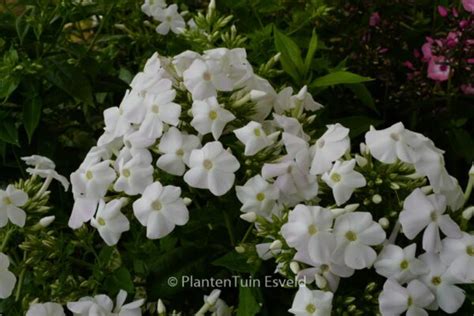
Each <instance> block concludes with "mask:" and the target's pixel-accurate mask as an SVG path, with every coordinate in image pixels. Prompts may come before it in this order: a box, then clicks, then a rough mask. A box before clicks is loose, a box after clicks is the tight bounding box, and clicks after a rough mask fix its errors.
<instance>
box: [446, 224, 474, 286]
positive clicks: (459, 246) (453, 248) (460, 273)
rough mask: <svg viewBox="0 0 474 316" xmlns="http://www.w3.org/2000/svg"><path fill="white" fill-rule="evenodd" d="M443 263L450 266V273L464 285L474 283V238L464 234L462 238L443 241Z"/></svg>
mask: <svg viewBox="0 0 474 316" xmlns="http://www.w3.org/2000/svg"><path fill="white" fill-rule="evenodd" d="M442 246H443V247H442V251H441V254H440V258H441V261H443V262H444V263H445V264H447V265H449V269H448V270H449V272H450V273H451V274H452V275H454V276H455V277H456V278H458V279H459V281H460V282H463V283H474V236H473V235H471V234H468V233H464V232H463V233H462V237H461V238H445V239H444V240H443V241H442Z"/></svg>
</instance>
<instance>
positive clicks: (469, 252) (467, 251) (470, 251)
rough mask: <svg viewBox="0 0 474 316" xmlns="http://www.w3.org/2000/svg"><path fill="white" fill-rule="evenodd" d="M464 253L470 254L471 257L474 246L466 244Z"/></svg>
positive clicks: (473, 252)
mask: <svg viewBox="0 0 474 316" xmlns="http://www.w3.org/2000/svg"><path fill="white" fill-rule="evenodd" d="M466 253H467V254H468V255H469V256H471V257H474V246H472V245H470V246H467V247H466Z"/></svg>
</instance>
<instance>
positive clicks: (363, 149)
mask: <svg viewBox="0 0 474 316" xmlns="http://www.w3.org/2000/svg"><path fill="white" fill-rule="evenodd" d="M359 148H360V153H361V155H366V154H368V153H369V149H368V148H367V145H366V144H365V143H360V145H359Z"/></svg>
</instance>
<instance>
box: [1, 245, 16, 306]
mask: <svg viewBox="0 0 474 316" xmlns="http://www.w3.org/2000/svg"><path fill="white" fill-rule="evenodd" d="M9 266H10V259H8V256H7V255H6V254H4V253H3V252H0V298H1V299H5V298H7V297H9V296H10V295H11V294H12V292H13V288H14V287H15V284H16V277H15V275H14V274H13V273H11V272H10V271H9V270H8V267H9Z"/></svg>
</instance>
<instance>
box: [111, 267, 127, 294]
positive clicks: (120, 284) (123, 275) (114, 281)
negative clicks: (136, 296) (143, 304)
mask: <svg viewBox="0 0 474 316" xmlns="http://www.w3.org/2000/svg"><path fill="white" fill-rule="evenodd" d="M104 286H105V287H106V289H107V291H108V292H112V293H113V292H118V291H120V290H121V289H122V290H125V291H126V292H128V293H133V292H134V287H133V281H132V275H131V274H130V272H129V271H128V270H127V268H125V267H120V268H118V269H117V270H115V271H114V272H113V273H112V274H111V275H110V276H109V277H108V278H107V279H105V282H104Z"/></svg>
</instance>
